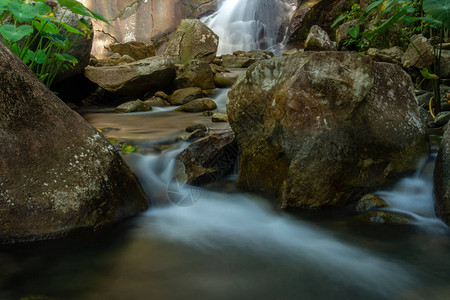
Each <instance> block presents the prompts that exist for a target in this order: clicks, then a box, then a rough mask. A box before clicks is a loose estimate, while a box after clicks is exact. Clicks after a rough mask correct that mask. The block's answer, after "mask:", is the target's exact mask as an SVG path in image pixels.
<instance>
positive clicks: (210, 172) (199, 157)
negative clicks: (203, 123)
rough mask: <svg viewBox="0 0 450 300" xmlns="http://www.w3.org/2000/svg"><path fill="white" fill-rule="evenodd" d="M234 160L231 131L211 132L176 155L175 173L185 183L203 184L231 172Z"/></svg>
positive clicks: (233, 144) (234, 145)
mask: <svg viewBox="0 0 450 300" xmlns="http://www.w3.org/2000/svg"><path fill="white" fill-rule="evenodd" d="M236 160H237V148H236V142H235V139H234V134H233V132H232V131H227V132H224V133H220V134H212V135H209V136H207V137H205V138H203V139H200V140H198V141H196V142H195V143H193V144H191V145H190V146H189V147H187V148H186V149H185V150H184V151H183V152H181V153H180V154H179V155H178V157H177V164H176V168H175V173H176V175H177V178H184V181H185V182H186V183H187V184H193V185H203V184H207V183H211V182H214V181H216V180H217V179H219V178H221V177H223V176H225V175H228V174H231V173H233V171H234V167H235V164H236Z"/></svg>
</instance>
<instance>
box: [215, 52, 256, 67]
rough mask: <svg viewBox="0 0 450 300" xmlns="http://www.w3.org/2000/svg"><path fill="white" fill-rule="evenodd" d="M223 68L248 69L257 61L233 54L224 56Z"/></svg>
mask: <svg viewBox="0 0 450 300" xmlns="http://www.w3.org/2000/svg"><path fill="white" fill-rule="evenodd" d="M222 60H223V61H222V66H224V67H225V68H247V67H249V66H250V65H251V64H253V63H255V61H256V60H255V59H253V58H250V57H245V56H236V55H231V54H224V55H222Z"/></svg>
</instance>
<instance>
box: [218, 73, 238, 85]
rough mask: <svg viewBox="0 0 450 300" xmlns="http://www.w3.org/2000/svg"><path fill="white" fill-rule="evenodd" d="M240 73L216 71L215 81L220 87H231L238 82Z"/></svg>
mask: <svg viewBox="0 0 450 300" xmlns="http://www.w3.org/2000/svg"><path fill="white" fill-rule="evenodd" d="M238 77H239V75H237V74H236V73H216V75H214V83H215V84H216V86H217V87H219V88H225V87H230V86H232V85H233V83H235V82H236V80H237V78H238Z"/></svg>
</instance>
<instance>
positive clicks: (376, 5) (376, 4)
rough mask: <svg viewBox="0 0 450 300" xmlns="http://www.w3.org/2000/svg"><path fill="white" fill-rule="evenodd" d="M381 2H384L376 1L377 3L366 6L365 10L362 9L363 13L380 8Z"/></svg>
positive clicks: (381, 0) (382, 0)
mask: <svg viewBox="0 0 450 300" xmlns="http://www.w3.org/2000/svg"><path fill="white" fill-rule="evenodd" d="M383 2H384V0H378V1H375V2H372V3H371V4H370V5H368V6H367V7H366V9H364V11H365V12H370V11H371V10H372V9H374V8H376V7H378V6H380V5H381V4H382V3H383Z"/></svg>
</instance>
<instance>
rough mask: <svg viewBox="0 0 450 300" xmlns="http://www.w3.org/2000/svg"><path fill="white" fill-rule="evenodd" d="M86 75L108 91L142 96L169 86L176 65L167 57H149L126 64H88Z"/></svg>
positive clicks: (173, 76)
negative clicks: (97, 65) (95, 65)
mask: <svg viewBox="0 0 450 300" xmlns="http://www.w3.org/2000/svg"><path fill="white" fill-rule="evenodd" d="M84 75H85V76H86V77H87V78H88V79H89V80H91V81H92V82H95V83H96V84H98V85H99V86H100V87H102V88H103V89H105V90H107V91H110V92H114V93H117V94H120V95H133V96H140V95H143V94H145V93H146V92H148V91H155V90H156V91H157V90H161V89H165V88H169V87H170V86H171V84H172V81H173V79H174V78H175V65H174V64H173V62H172V61H171V60H169V59H166V58H162V57H149V58H146V59H142V60H139V61H136V62H133V63H130V64H125V65H117V66H107V67H92V66H88V67H87V68H86V69H85V71H84Z"/></svg>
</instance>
